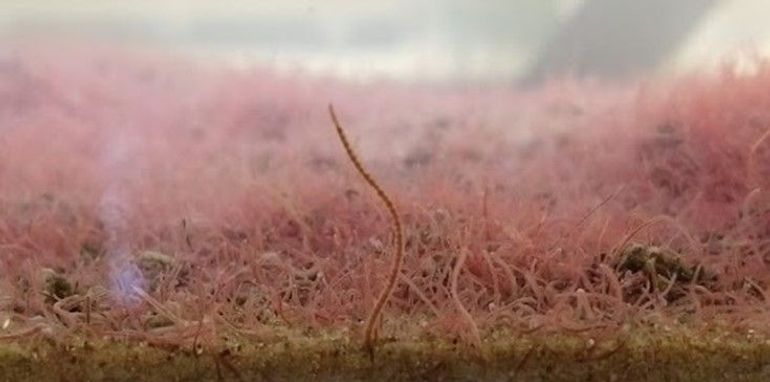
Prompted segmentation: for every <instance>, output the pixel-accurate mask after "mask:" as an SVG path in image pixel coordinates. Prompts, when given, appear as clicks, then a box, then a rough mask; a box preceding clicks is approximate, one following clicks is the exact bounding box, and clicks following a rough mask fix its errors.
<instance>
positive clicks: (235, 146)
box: [0, 46, 770, 348]
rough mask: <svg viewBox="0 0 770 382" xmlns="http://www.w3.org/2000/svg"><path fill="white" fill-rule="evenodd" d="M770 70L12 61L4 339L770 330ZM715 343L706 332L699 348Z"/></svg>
mask: <svg viewBox="0 0 770 382" xmlns="http://www.w3.org/2000/svg"><path fill="white" fill-rule="evenodd" d="M767 89H770V67H768V66H767V65H765V64H764V63H762V62H759V63H757V70H756V71H755V72H752V73H748V74H746V73H740V74H738V73H736V72H735V71H733V70H730V69H729V68H727V69H725V70H723V71H721V72H719V73H717V74H706V73H704V74H698V75H691V76H689V77H681V78H678V79H666V80H663V79H657V80H649V81H645V82H637V83H634V84H629V85H625V86H622V87H619V86H615V87H611V86H603V85H598V84H590V83H577V82H571V81H568V80H564V81H557V82H553V83H551V84H549V85H547V86H545V87H544V88H542V89H539V90H536V91H529V92H527V93H523V92H519V91H516V90H514V89H512V88H508V87H506V86H502V85H501V86H497V87H493V86H486V87H474V86H468V85H441V86H437V85H404V84H394V83H387V82H380V83H372V84H351V83H345V82H342V81H337V80H331V79H322V78H304V77H302V76H300V75H293V76H288V75H276V74H273V73H271V72H269V71H267V70H262V69H252V70H233V69H225V68H221V67H215V66H213V65H210V64H206V63H201V62H197V63H193V62H189V61H185V60H182V59H179V58H172V57H165V56H163V55H159V54H151V53H148V52H141V53H140V52H127V51H117V50H114V49H109V48H99V49H88V48H84V47H82V46H66V47H61V48H53V47H47V48H40V49H30V48H20V49H17V50H16V51H14V53H10V54H7V55H3V56H2V57H1V58H0V340H1V341H6V342H7V341H23V340H24V339H30V338H49V339H53V340H54V341H65V342H66V341H67V339H68V338H69V339H71V338H79V339H82V338H97V339H99V340H104V339H119V340H136V341H139V342H140V343H145V344H150V345H156V346H185V347H186V348H193V347H195V346H201V347H203V348H209V347H211V348H216V347H221V346H225V345H226V344H227V343H228V341H232V340H233V339H234V338H240V339H244V338H245V339H252V340H254V341H256V340H257V339H266V338H271V336H275V332H276V329H275V328H277V327H283V328H288V329H290V330H299V331H301V332H303V333H321V332H324V331H336V332H340V331H341V332H343V333H346V334H345V335H344V337H346V338H350V339H351V341H353V342H354V343H360V342H361V341H362V340H363V335H364V333H363V332H364V323H365V321H366V319H367V317H369V315H370V313H371V311H372V308H373V307H374V305H375V303H376V300H377V298H378V295H379V294H380V293H381V291H382V290H383V288H385V284H386V281H387V278H388V276H389V272H390V269H391V262H392V255H393V253H394V252H395V250H396V248H395V246H396V245H397V244H396V243H395V241H394V237H393V232H392V229H391V227H390V220H389V219H390V217H389V216H388V212H387V211H384V210H383V209H381V206H380V205H379V204H378V202H379V201H378V200H377V199H376V196H375V195H374V194H373V193H372V192H371V191H370V190H369V189H368V188H367V185H366V184H365V183H364V182H362V181H361V180H360V179H359V176H358V174H356V172H355V169H353V168H352V166H351V165H350V163H349V162H348V158H347V157H346V155H345V153H344V151H343V150H342V149H341V148H340V145H339V142H337V141H336V139H337V136H336V134H335V132H334V128H333V125H332V124H331V121H330V119H329V115H328V110H327V105H328V104H329V103H330V102H333V103H334V105H335V107H336V109H337V112H338V113H339V115H340V116H341V118H342V119H343V120H344V124H345V128H346V132H347V134H348V138H349V140H350V141H351V143H352V145H353V146H354V147H355V148H356V150H357V153H358V155H359V159H360V160H361V162H362V163H363V164H364V165H365V167H366V168H367V169H368V170H369V171H370V172H371V173H373V174H376V175H377V180H378V182H379V183H380V185H381V186H382V188H383V189H385V190H387V191H388V195H389V196H390V198H391V199H392V200H393V203H394V204H395V205H397V206H398V209H399V214H400V217H401V220H402V223H403V230H404V259H403V267H402V268H401V271H400V272H399V274H398V277H397V280H396V283H395V286H394V289H393V293H392V295H391V296H390V298H389V299H388V300H387V304H385V305H384V307H383V310H382V314H381V316H379V322H377V323H376V324H377V325H378V327H379V329H378V333H379V342H380V343H382V344H383V345H382V346H386V345H385V344H387V343H392V342H399V341H411V340H414V339H415V338H433V339H437V340H442V341H449V342H450V343H451V342H452V341H455V342H457V343H459V344H469V345H474V346H473V347H474V348H478V346H479V345H480V344H481V343H482V341H484V339H485V338H488V337H489V336H492V335H494V333H496V332H499V331H506V332H509V333H513V334H512V336H519V335H520V336H526V335H530V336H531V335H532V334H533V333H535V334H538V333H539V334H542V335H548V333H562V334H563V333H567V334H569V335H573V334H574V335H577V334H580V333H592V334H591V335H598V336H608V335H612V333H619V332H622V331H623V330H625V329H624V328H628V327H648V328H663V327H666V326H668V325H680V324H686V325H687V326H688V327H690V328H708V327H711V326H714V325H720V327H727V328H730V330H734V331H736V332H741V333H744V332H746V331H752V332H755V333H765V332H767V331H768V329H770V328H768V323H770V316H769V315H768V303H767V300H766V299H767V298H768V297H767V295H768V287H769V286H770V268H769V267H770V138H769V136H770V134H769V133H768V131H770V130H769V129H770V92H768V90H767ZM703 330H706V329H703Z"/></svg>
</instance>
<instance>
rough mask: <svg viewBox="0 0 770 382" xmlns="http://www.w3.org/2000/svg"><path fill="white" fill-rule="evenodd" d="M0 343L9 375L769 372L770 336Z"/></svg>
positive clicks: (268, 377) (520, 377)
mask: <svg viewBox="0 0 770 382" xmlns="http://www.w3.org/2000/svg"><path fill="white" fill-rule="evenodd" d="M74 342H77V343H73V344H62V343H59V342H56V341H51V340H39V339H38V340H30V339H27V340H24V341H22V342H16V343H9V342H4V343H2V344H0V379H2V380H7V381H40V380H62V381H136V380H143V381H212V380H220V381H302V380H314V381H389V382H393V381H434V380H435V381H543V380H547V381H647V380H666V381H722V380H730V381H766V380H770V340H768V338H766V337H765V336H760V335H755V334H753V333H749V334H745V333H744V334H739V333H735V332H726V331H719V330H711V331H697V332H696V331H688V330H687V329H676V330H657V331H656V330H651V329H640V330H633V331H628V332H625V334H617V335H613V336H611V337H609V338H607V337H606V336H605V338H604V339H594V338H592V337H591V336H590V335H580V336H572V335H565V334H528V335H515V334H512V333H504V332H499V333H496V334H495V335H491V336H489V337H487V338H485V339H484V341H483V343H482V346H481V348H472V347H469V346H468V345H463V344H461V343H453V342H448V341H443V340H441V341H439V340H432V339H427V338H415V339H411V340H398V341H395V340H383V341H381V342H380V343H378V344H377V347H376V351H375V352H374V354H369V353H367V352H365V351H364V350H363V349H362V348H361V345H360V344H359V343H358V342H357V341H352V340H351V339H350V338H349V337H347V336H343V335H338V334H324V335H312V336H299V335H297V336H288V337H283V338H282V339H278V340H276V339H273V340H271V341H269V342H260V341H255V340H249V341H245V340H243V341H229V342H228V344H229V345H228V346H226V347H218V348H217V349H206V348H205V347H195V348H185V347H183V346H179V347H163V348H161V347H157V346H150V345H148V344H146V343H144V342H132V341H128V342H127V341H117V340H103V341H99V342H90V341H74Z"/></svg>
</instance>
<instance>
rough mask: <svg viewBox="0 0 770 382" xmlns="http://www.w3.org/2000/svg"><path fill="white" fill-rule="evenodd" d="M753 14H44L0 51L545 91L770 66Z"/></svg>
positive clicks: (508, 10)
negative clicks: (108, 49) (161, 55)
mask: <svg viewBox="0 0 770 382" xmlns="http://www.w3.org/2000/svg"><path fill="white" fill-rule="evenodd" d="M768 15H770V2H768V1H761V0H721V1H720V0H676V1H668V0H646V1H637V0H519V1H513V0H483V1H479V0H391V1H354V0H323V1H310V0H294V1H292V0H283V1H281V0H263V1H259V0H255V1H236V0H233V1H203V0H191V1H180V0H165V1H144V0H137V1H117V0H100V1H95V0H94V1H77V0H71V1H64V0H61V1H54V0H50V1H44V0H18V1H14V0H5V1H3V2H2V4H0V43H2V42H5V43H6V44H7V43H9V42H16V41H33V42H35V41H38V42H39V41H45V40H47V39H54V38H55V39H60V38H66V39H82V38H84V39H86V40H106V41H108V42H110V43H117V44H126V45H132V44H139V45H144V44H149V45H152V46H156V47H160V48H162V49H165V50H169V51H173V52H183V53H185V54H191V55H194V56H197V57H203V58H205V59H210V60H221V61H222V62H223V63H226V64H227V65H234V66H249V65H253V64H255V63H256V64H260V65H265V66H269V67H272V68H275V69H277V70H280V71H300V72H306V73H311V74H318V75H332V76H340V77H344V78H350V79H358V80H376V79H381V78H395V79H402V80H409V81H445V80H472V81H491V82H501V81H503V82H512V83H522V82H526V83H539V82H540V81H542V80H544V79H547V78H549V77H551V76H559V75H563V74H573V75H578V76H590V77H596V78H600V79H623V78H629V77H633V76H636V75H645V74H648V73H676V72H681V71H687V70H691V69H704V68H705V69H708V68H710V67H715V66H717V65H719V64H720V63H723V62H725V61H727V60H729V61H733V62H737V63H738V64H743V63H745V65H746V69H747V70H750V66H751V65H750V64H751V60H747V59H746V58H750V57H753V56H755V55H765V54H767V53H770V23H767V22H766V20H767V19H768V17H767V16H768Z"/></svg>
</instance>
